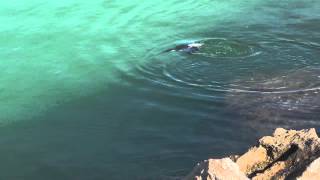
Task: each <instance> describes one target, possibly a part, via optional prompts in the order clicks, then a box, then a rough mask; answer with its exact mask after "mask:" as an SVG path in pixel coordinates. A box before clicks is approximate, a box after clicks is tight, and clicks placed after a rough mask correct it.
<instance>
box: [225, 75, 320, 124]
mask: <svg viewBox="0 0 320 180" xmlns="http://www.w3.org/2000/svg"><path fill="white" fill-rule="evenodd" d="M237 84H240V85H241V87H245V88H244V89H243V90H242V91H241V90H239V91H231V92H230V93H228V94H227V96H226V102H227V104H228V108H229V109H230V110H231V111H233V112H235V113H238V114H240V115H242V116H243V117H245V118H246V119H248V120H250V122H249V125H250V126H253V127H254V128H259V126H262V128H259V129H263V128H264V127H265V126H266V124H268V125H275V126H279V124H280V125H281V126H286V125H287V123H289V125H290V124H292V122H294V123H304V124H305V122H303V120H306V119H309V120H317V117H319V115H320V69H300V70H296V71H294V72H291V73H289V74H286V75H281V76H276V77H273V78H257V77H254V78H252V79H249V80H241V81H238V82H237ZM297 119H298V120H301V119H302V120H301V121H297ZM273 127H274V126H273ZM287 127H288V126H287Z"/></svg>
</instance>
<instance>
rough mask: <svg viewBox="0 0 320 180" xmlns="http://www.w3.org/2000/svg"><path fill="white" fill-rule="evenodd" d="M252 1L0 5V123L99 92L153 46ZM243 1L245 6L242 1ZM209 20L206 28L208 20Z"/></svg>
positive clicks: (34, 1) (191, 33)
mask: <svg viewBox="0 0 320 180" xmlns="http://www.w3.org/2000/svg"><path fill="white" fill-rule="evenodd" d="M253 4H254V2H250V3H248V2H243V3H239V2H237V1H226V2H219V1H197V2H196V1H183V2H181V1H168V2H163V1H143V2H141V1H132V0H130V1H129V0H128V1H102V0H95V1H75V0H67V1H55V2H43V1H37V0H28V1H21V0H16V1H10V2H9V1H8V2H1V8H0V14H1V16H0V23H1V28H0V31H1V35H0V43H1V52H0V53H1V54H0V59H1V64H0V65H1V69H2V71H1V74H0V77H1V79H0V82H1V85H0V90H1V96H0V98H1V105H0V114H1V116H2V118H1V122H2V123H6V122H12V121H15V120H23V119H26V117H30V118H31V117H33V116H37V115H38V114H39V113H43V112H45V111H47V110H48V109H49V108H51V107H53V106H56V105H59V104H61V103H64V102H66V101H69V100H72V99H77V98H79V97H82V96H86V95H88V94H92V93H95V92H97V91H99V90H101V89H105V88H108V85H107V83H108V82H109V81H112V80H116V77H115V76H116V75H115V74H114V69H121V70H123V71H126V70H128V69H130V68H131V64H133V63H141V62H143V61H146V59H145V58H144V55H145V54H146V53H147V52H148V50H149V49H150V48H155V47H157V46H158V45H159V44H163V43H172V42H174V41H176V40H181V39H185V38H189V37H194V36H196V35H197V34H196V33H197V32H199V31H200V32H201V30H205V29H208V28H211V27H213V26H214V23H218V22H219V21H223V20H227V19H231V18H236V17H237V16H238V15H239V14H241V13H243V12H244V11H246V10H245V9H248V8H250V6H253ZM244 5H245V6H244ZM209 23H210V25H208V24H209Z"/></svg>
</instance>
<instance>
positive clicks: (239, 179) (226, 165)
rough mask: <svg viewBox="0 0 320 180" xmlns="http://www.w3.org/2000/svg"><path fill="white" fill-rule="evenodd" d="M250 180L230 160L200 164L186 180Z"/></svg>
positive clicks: (212, 160)
mask: <svg viewBox="0 0 320 180" xmlns="http://www.w3.org/2000/svg"><path fill="white" fill-rule="evenodd" d="M224 179H225V180H248V178H247V177H246V176H245V175H244V174H243V173H242V172H241V171H240V170H239V167H238V165H237V164H236V163H234V162H233V161H232V160H231V159H230V158H223V159H209V160H206V161H203V162H201V163H199V164H198V165H197V166H196V167H195V168H194V169H193V171H192V172H191V173H190V174H189V175H188V176H187V177H185V179H184V180H224Z"/></svg>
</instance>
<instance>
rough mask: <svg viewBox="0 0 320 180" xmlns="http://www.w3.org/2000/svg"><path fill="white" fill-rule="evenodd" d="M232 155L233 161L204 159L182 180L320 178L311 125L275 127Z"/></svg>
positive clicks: (319, 145)
mask: <svg viewBox="0 0 320 180" xmlns="http://www.w3.org/2000/svg"><path fill="white" fill-rule="evenodd" d="M232 157H233V161H234V162H235V163H233V162H232V160H231V159H230V158H224V159H220V160H219V159H215V160H213V159H209V160H207V161H204V162H202V163H200V164H198V165H197V166H196V167H195V169H194V170H193V171H192V173H190V175H189V176H187V178H186V180H189V179H197V180H211V179H220V180H224V179H226V180H227V179H237V178H239V179H245V178H250V179H253V180H268V179H296V178H297V177H299V176H301V175H302V176H301V177H300V179H303V180H304V179H312V178H314V179H320V158H319V157H320V138H319V137H318V135H317V133H316V131H315V129H313V128H312V129H307V130H300V131H296V130H286V129H283V128H277V129H276V130H275V132H274V133H273V135H272V136H265V137H263V138H261V139H260V140H259V143H258V145H257V146H254V147H252V148H250V149H249V150H248V151H247V152H246V153H244V154H243V155H241V156H232ZM316 159H317V160H316ZM310 163H311V165H310ZM309 165H310V166H309ZM308 166H309V167H308ZM307 167H308V168H307ZM306 169H307V170H306ZM305 170H306V171H305ZM244 174H245V175H246V176H243V175H244Z"/></svg>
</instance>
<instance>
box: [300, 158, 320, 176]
mask: <svg viewBox="0 0 320 180" xmlns="http://www.w3.org/2000/svg"><path fill="white" fill-rule="evenodd" d="M319 179H320V158H318V159H316V160H314V161H313V162H312V163H311V164H310V166H309V167H308V168H307V169H306V171H304V172H303V174H302V176H301V177H299V178H298V180H319Z"/></svg>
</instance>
